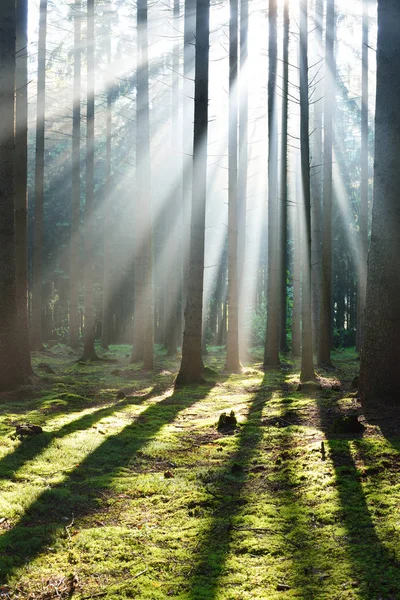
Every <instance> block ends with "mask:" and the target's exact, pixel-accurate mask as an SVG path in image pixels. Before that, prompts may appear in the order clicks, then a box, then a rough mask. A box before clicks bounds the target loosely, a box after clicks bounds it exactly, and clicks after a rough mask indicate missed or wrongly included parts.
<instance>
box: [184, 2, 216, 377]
mask: <svg viewBox="0 0 400 600" xmlns="http://www.w3.org/2000/svg"><path fill="white" fill-rule="evenodd" d="M209 23H210V6H209V0H197V9H196V59H195V93H194V135H193V158H194V164H193V195H192V216H191V224H192V227H191V236H190V268H189V280H188V291H187V305H186V309H185V331H184V334H183V344H182V362H181V366H180V370H179V373H178V376H177V378H176V385H184V384H190V383H201V382H202V381H203V361H202V357H201V345H202V344H201V341H202V312H203V278H204V238H205V216H206V193H207V132H208V58H209V37H210V27H209Z"/></svg>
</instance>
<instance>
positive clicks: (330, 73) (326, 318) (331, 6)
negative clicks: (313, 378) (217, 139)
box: [318, 0, 336, 367]
mask: <svg viewBox="0 0 400 600" xmlns="http://www.w3.org/2000/svg"><path fill="white" fill-rule="evenodd" d="M334 40H335V2H334V0H327V7H326V67H325V95H324V192H323V198H324V200H323V214H322V219H323V220H322V263H321V267H322V270H321V302H320V318H319V344H318V364H319V365H320V366H324V367H330V366H332V363H331V345H332V344H331V342H332V145H333V111H334V106H335V80H336V68H335V57H334Z"/></svg>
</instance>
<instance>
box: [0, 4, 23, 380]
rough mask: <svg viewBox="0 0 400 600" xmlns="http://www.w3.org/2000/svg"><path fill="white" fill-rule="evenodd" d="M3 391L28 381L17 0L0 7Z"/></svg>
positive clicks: (0, 331)
mask: <svg viewBox="0 0 400 600" xmlns="http://www.w3.org/2000/svg"><path fill="white" fill-rule="evenodd" d="M0 22H1V23H2V34H1V36H0V81H1V86H0V110H1V120H0V334H1V335H0V391H5V390H10V389H14V388H16V387H17V386H18V385H20V384H23V383H26V382H27V380H28V377H27V373H26V372H25V369H23V368H21V354H20V352H19V335H18V331H17V322H18V321H17V293H16V269H15V266H16V264H15V222H14V201H15V170H14V169H15V143H14V118H15V109H14V98H15V38H16V19H15V0H3V1H2V3H1V7H0Z"/></svg>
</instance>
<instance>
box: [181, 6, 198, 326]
mask: <svg viewBox="0 0 400 600" xmlns="http://www.w3.org/2000/svg"><path fill="white" fill-rule="evenodd" d="M195 31H196V0H185V20H184V42H183V46H184V47H183V107H182V108H183V110H182V123H183V139H182V150H183V161H184V166H183V174H182V230H183V231H182V270H183V282H182V310H183V311H184V310H185V307H186V304H187V289H188V281H189V253H190V220H191V214H190V213H191V202H192V182H193V136H192V135H190V134H189V133H188V132H192V131H193V117H194V102H193V96H194V62H195V46H196V36H195ZM182 316H183V315H182ZM182 320H183V319H182Z"/></svg>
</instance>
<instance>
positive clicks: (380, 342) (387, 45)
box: [359, 0, 400, 403]
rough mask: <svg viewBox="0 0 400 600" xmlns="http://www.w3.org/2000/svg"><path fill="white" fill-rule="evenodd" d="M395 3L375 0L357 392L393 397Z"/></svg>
mask: <svg viewBox="0 0 400 600" xmlns="http://www.w3.org/2000/svg"><path fill="white" fill-rule="evenodd" d="M399 30H400V4H399V3H398V2H397V0H386V1H383V0H380V1H379V2H378V47H377V93H376V115H375V169H374V175H375V176H374V204H373V209H372V232H371V245H370V251H369V257H368V283H367V301H366V309H365V337H364V344H363V351H362V353H361V370H360V387H359V390H360V393H361V396H362V398H363V400H364V401H371V400H378V399H384V398H387V399H391V400H393V401H396V402H397V403H398V400H399V386H400V353H399V347H400V320H399V313H400V278H399V273H398V270H399V269H398V257H399V256H400V233H399V232H400V203H399V198H398V195H399V189H400V112H399V111H398V110H397V107H398V105H399V86H400V46H399V43H398V35H399Z"/></svg>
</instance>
